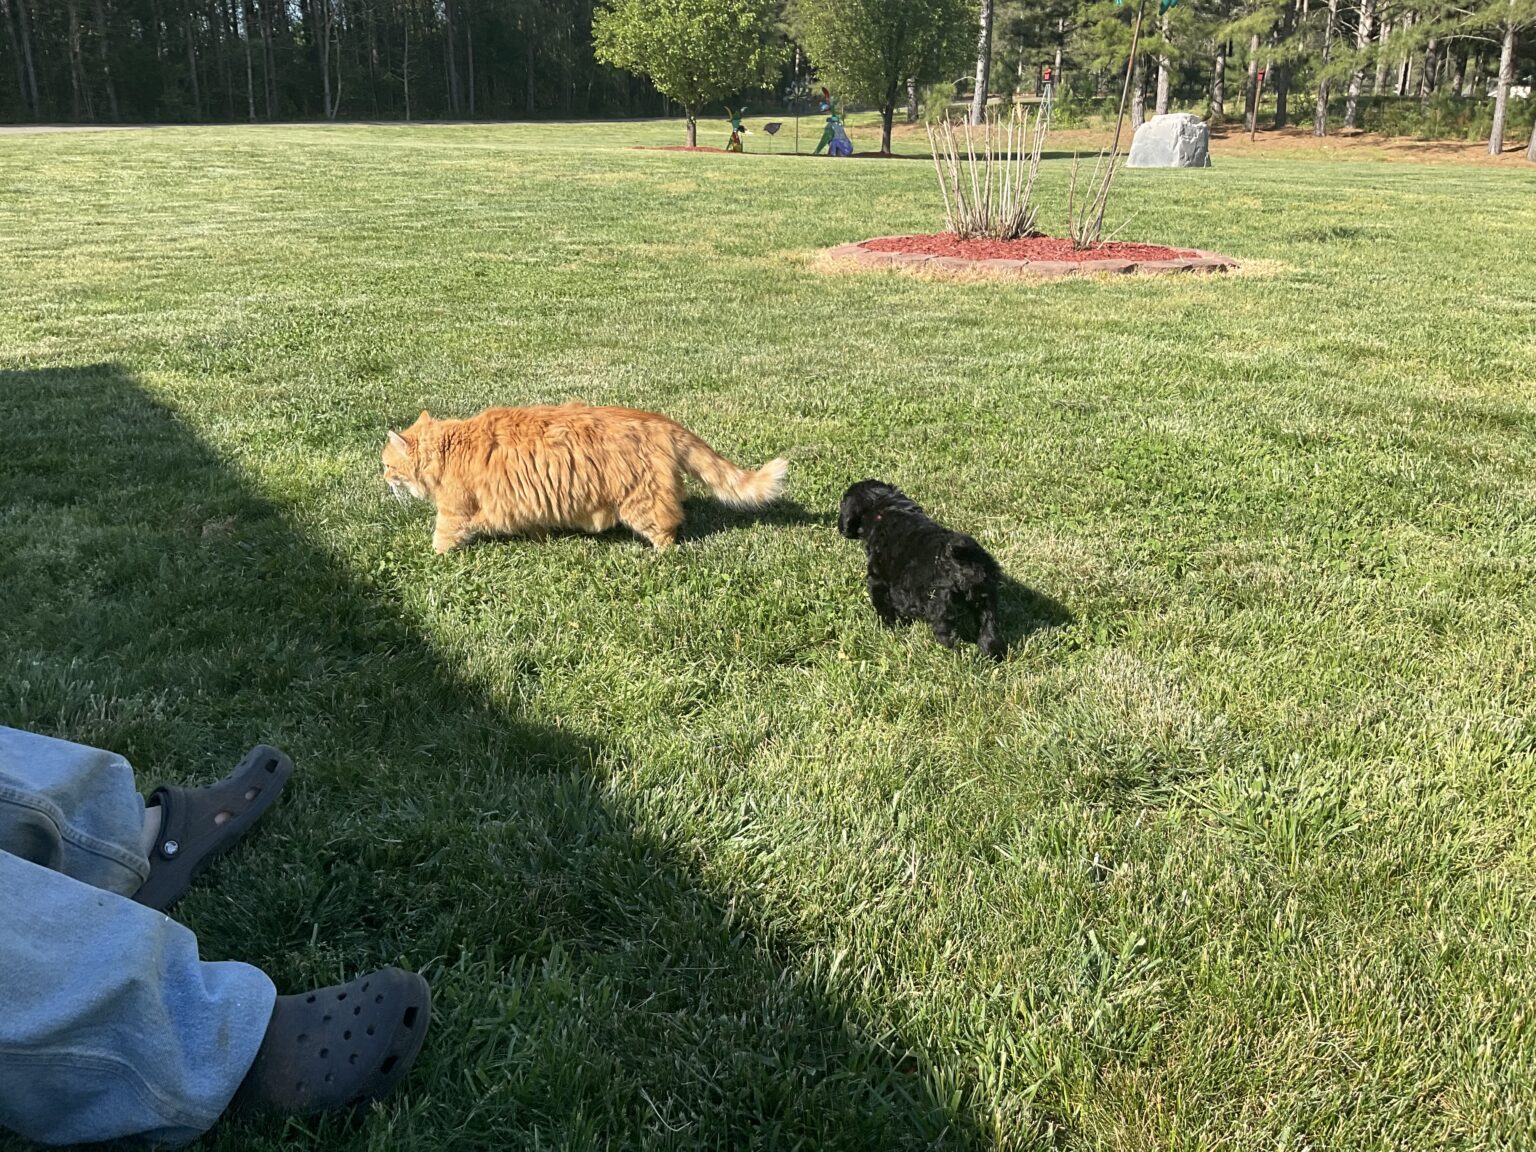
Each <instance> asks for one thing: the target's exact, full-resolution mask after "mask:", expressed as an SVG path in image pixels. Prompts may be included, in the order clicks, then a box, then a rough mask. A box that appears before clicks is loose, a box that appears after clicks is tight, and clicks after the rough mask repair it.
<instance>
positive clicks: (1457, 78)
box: [1451, 48, 1471, 96]
mask: <svg viewBox="0 0 1536 1152" xmlns="http://www.w3.org/2000/svg"><path fill="white" fill-rule="evenodd" d="M1469 55H1471V50H1470V49H1467V48H1458V49H1457V50H1456V56H1455V58H1456V66H1455V67H1456V70H1455V71H1454V72H1452V73H1451V95H1452V96H1465V95H1466V92H1464V91H1463V88H1464V87H1465V86H1466V83H1467V57H1468V56H1469Z"/></svg>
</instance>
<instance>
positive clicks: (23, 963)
mask: <svg viewBox="0 0 1536 1152" xmlns="http://www.w3.org/2000/svg"><path fill="white" fill-rule="evenodd" d="M102 755H104V754H102ZM106 775H107V776H108V777H109V778H110V777H111V775H112V773H111V770H110V769H109V770H108V772H107V773H106ZM0 891H4V892H5V893H6V901H7V908H6V914H5V916H4V917H0V973H4V978H3V979H0V1127H5V1128H10V1129H12V1130H13V1131H15V1132H18V1133H20V1134H21V1135H22V1136H24V1137H27V1138H28V1139H31V1140H35V1141H38V1142H40V1143H45V1144H66V1143H80V1142H85V1141H95V1140H112V1139H119V1138H122V1137H128V1136H142V1137H147V1138H150V1139H154V1140H159V1141H163V1142H167V1143H179V1142H184V1141H187V1140H190V1139H192V1138H193V1137H195V1136H197V1135H198V1134H199V1133H201V1132H203V1131H204V1130H206V1129H207V1128H209V1127H210V1126H211V1125H212V1124H213V1122H214V1121H215V1120H216V1119H217V1118H218V1117H219V1115H220V1114H221V1113H222V1112H223V1111H224V1110H225V1108H226V1107H227V1106H228V1104H229V1102H230V1100H231V1098H232V1097H233V1096H234V1094H235V1091H236V1089H237V1088H239V1087H240V1084H241V1081H242V1080H244V1079H245V1076H246V1072H247V1070H248V1069H249V1068H250V1067H251V1064H252V1062H253V1061H254V1060H255V1058H256V1054H257V1052H258V1051H259V1050H260V1049H261V1046H262V1041H263V1039H264V1037H265V1036H266V1034H267V1026H268V1022H269V1021H270V1020H271V1019H272V1014H273V1012H272V1010H273V1004H274V1001H275V997H276V990H275V989H274V988H273V986H272V982H271V980H269V979H268V978H267V977H266V975H265V974H263V973H262V972H261V971H259V970H258V969H256V968H252V967H250V966H249V965H247V964H239V963H233V962H225V963H205V962H202V961H200V960H199V959H198V956H197V941H196V940H195V939H194V937H193V935H192V933H191V932H189V931H188V930H187V929H186V928H183V927H182V926H181V925H179V924H177V923H176V922H175V921H173V920H170V919H168V918H167V917H166V916H164V915H163V914H161V913H159V912H155V911H153V910H151V909H149V908H146V907H144V906H143V905H141V904H136V903H134V902H133V901H131V900H127V899H124V898H123V897H121V896H117V895H114V894H112V893H110V892H103V891H101V890H100V889H99V888H94V887H91V886H89V885H87V884H84V883H81V882H80V881H78V880H74V879H71V878H70V877H68V876H65V875H63V874H61V873H60V872H58V871H54V870H51V869H49V868H47V867H44V866H40V865H39V864H36V863H33V862H30V861H27V860H23V859H20V858H18V857H17V856H14V855H10V854H7V853H4V852H0Z"/></svg>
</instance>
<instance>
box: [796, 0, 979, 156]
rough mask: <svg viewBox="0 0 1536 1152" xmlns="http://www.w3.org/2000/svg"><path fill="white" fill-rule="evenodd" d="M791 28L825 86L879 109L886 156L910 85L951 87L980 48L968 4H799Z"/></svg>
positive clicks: (828, 0) (913, 0) (836, 0)
mask: <svg viewBox="0 0 1536 1152" xmlns="http://www.w3.org/2000/svg"><path fill="white" fill-rule="evenodd" d="M794 25H795V30H796V34H797V36H798V39H799V40H800V43H801V44H802V45H804V47H805V50H806V54H807V55H808V56H810V58H811V61H812V63H814V64H815V65H816V71H817V74H818V75H819V76H820V77H821V80H822V82H823V83H824V84H826V85H828V86H829V87H830V88H831V89H832V90H833V91H834V92H835V93H836V94H837V95H838V96H839V97H841V98H844V99H849V100H863V101H868V102H869V103H871V104H875V105H878V106H879V108H880V114H881V134H880V148H881V150H882V151H884V152H889V151H890V150H891V121H892V119H893V118H894V116H895V114H896V101H897V98H898V96H902V95H905V93H906V88H907V81H908V80H909V79H911V80H915V81H916V83H918V84H931V83H933V82H935V81H937V80H948V79H953V78H954V77H953V76H952V75H951V73H956V72H957V70H958V69H960V68H963V67H964V66H965V64H966V62H967V60H968V58H969V55H970V51H971V49H972V48H973V47H974V46H975V40H974V39H973V37H974V36H975V34H976V28H977V27H978V20H977V16H976V11H975V9H974V8H972V7H971V5H970V4H969V3H968V2H967V0H801V2H800V3H799V4H798V6H797V8H796V10H795V13H794Z"/></svg>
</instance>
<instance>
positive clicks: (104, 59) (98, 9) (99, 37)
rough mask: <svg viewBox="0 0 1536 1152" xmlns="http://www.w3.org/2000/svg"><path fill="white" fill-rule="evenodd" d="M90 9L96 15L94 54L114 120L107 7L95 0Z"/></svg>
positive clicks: (109, 110)
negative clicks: (99, 64) (97, 60)
mask: <svg viewBox="0 0 1536 1152" xmlns="http://www.w3.org/2000/svg"><path fill="white" fill-rule="evenodd" d="M92 10H93V12H94V13H95V16H96V55H97V58H98V59H99V60H100V61H101V80H102V84H103V85H104V86H105V88H106V90H107V112H108V113H109V114H110V115H111V117H112V119H113V120H116V119H118V110H117V85H115V84H113V83H112V54H111V52H110V51H108V48H107V7H106V5H105V4H104V3H103V2H102V0H95V3H94V5H93V8H92Z"/></svg>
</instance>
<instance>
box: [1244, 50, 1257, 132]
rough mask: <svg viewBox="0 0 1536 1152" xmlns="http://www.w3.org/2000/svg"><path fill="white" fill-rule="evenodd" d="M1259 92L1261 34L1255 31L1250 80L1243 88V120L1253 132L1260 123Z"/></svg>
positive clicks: (1250, 56) (1250, 53)
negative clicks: (1257, 102) (1257, 101)
mask: <svg viewBox="0 0 1536 1152" xmlns="http://www.w3.org/2000/svg"><path fill="white" fill-rule="evenodd" d="M1258 94H1259V34H1258V33H1257V32H1255V33H1254V34H1253V39H1252V40H1251V41H1250V42H1249V44H1248V81H1247V85H1246V86H1245V87H1244V89H1243V120H1244V122H1245V123H1246V124H1247V125H1248V131H1249V132H1252V131H1253V130H1254V126H1255V125H1256V124H1257V123H1258V119H1259V109H1258V107H1257V104H1256V100H1257V97H1258Z"/></svg>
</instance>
